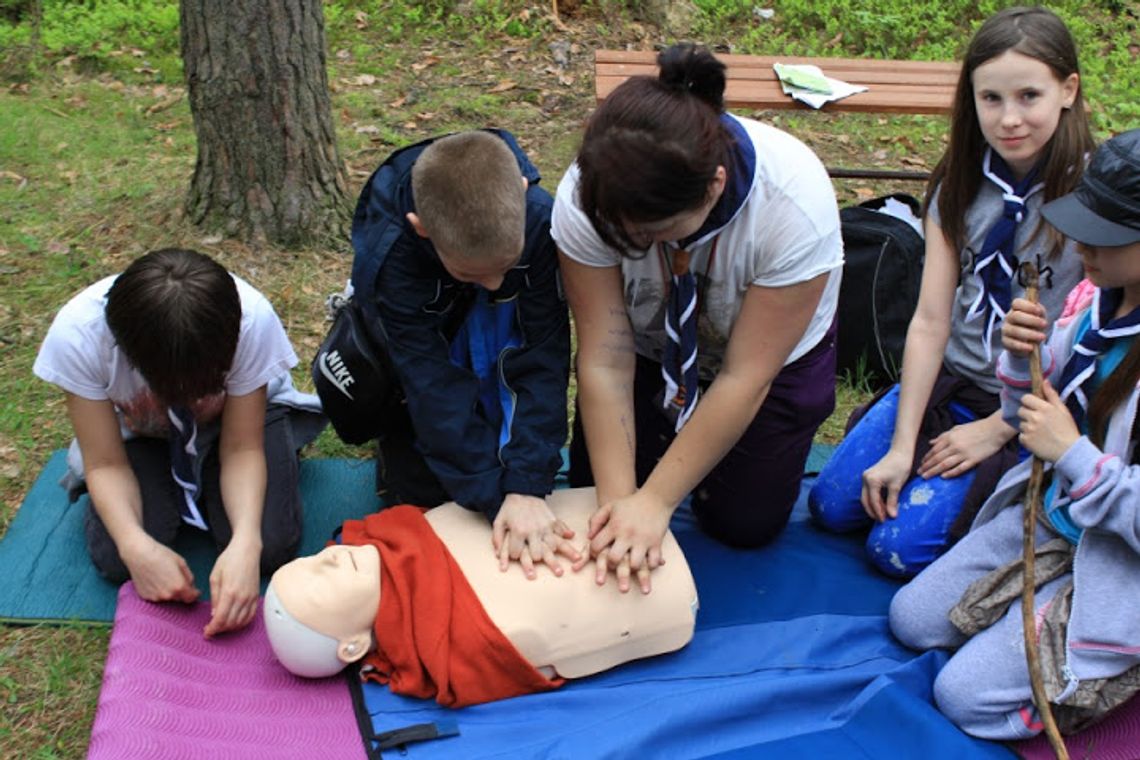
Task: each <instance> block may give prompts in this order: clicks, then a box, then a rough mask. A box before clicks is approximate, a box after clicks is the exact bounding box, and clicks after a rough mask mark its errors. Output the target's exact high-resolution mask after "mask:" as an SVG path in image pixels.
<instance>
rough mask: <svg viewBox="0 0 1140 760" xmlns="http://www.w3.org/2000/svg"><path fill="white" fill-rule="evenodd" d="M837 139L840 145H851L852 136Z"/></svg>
mask: <svg viewBox="0 0 1140 760" xmlns="http://www.w3.org/2000/svg"><path fill="white" fill-rule="evenodd" d="M835 139H836V140H837V141H838V142H839V144H840V145H849V144H850V143H851V135H838V136H837V137H836V138H835Z"/></svg>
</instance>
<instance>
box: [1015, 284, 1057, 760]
mask: <svg viewBox="0 0 1140 760" xmlns="http://www.w3.org/2000/svg"><path fill="white" fill-rule="evenodd" d="M1021 276H1022V277H1023V278H1024V283H1025V297H1026V298H1027V299H1028V300H1029V301H1030V302H1031V303H1037V266H1036V265H1034V264H1033V263H1032V262H1025V263H1024V264H1022V265H1021ZM1029 380H1030V385H1031V389H1032V391H1033V395H1034V396H1037V397H1038V398H1043V397H1044V392H1043V391H1042V386H1043V385H1044V381H1043V380H1042V378H1041V346H1040V345H1037V346H1034V347H1033V351H1031V352H1030V354H1029ZM1044 478H1045V463H1044V462H1042V461H1041V458H1040V457H1038V456H1034V457H1033V469H1032V470H1031V471H1030V474H1029V485H1028V486H1027V487H1026V489H1025V505H1024V509H1023V512H1022V528H1023V530H1024V534H1023V536H1022V544H1021V549H1022V554H1023V557H1024V565H1025V567H1024V570H1025V575H1024V576H1023V584H1024V585H1023V587H1022V592H1021V626H1022V631H1023V633H1024V635H1025V660H1026V664H1027V665H1028V666H1029V685H1030V686H1031V687H1032V688H1033V702H1034V703H1035V704H1036V705H1037V712H1038V714H1039V715H1040V716H1041V722H1042V723H1043V724H1044V725H1045V736H1046V737H1048V739H1049V745H1050V746H1051V747H1052V748H1053V753H1054V754H1055V755H1056V756H1057V759H1058V760H1069V750H1068V749H1067V748H1066V747H1065V741H1064V739H1062V738H1061V732H1060V731H1059V730H1058V729H1057V721H1056V720H1055V719H1054V718H1053V710H1052V708H1050V707H1049V698H1048V697H1047V696H1046V695H1045V679H1044V677H1043V676H1042V674H1041V652H1040V650H1039V649H1038V645H1037V617H1036V615H1035V614H1034V612H1035V610H1034V606H1035V605H1034V594H1035V590H1036V589H1035V587H1036V583H1035V582H1034V578H1033V576H1034V564H1035V562H1036V554H1037V547H1036V545H1035V544H1036V541H1035V533H1036V530H1037V515H1038V514H1039V513H1040V511H1041V485H1042V481H1043V480H1044Z"/></svg>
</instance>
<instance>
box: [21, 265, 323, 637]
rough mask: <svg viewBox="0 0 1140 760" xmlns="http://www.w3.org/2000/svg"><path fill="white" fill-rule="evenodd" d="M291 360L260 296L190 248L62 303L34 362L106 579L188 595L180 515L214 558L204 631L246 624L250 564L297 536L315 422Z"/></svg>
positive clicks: (289, 548) (260, 565) (277, 557)
mask: <svg viewBox="0 0 1140 760" xmlns="http://www.w3.org/2000/svg"><path fill="white" fill-rule="evenodd" d="M296 364H297V356H296V354H294V353H293V348H292V347H291V346H290V345H289V339H288V338H287V337H286V335H285V329H284V327H282V325H281V321H280V320H279V319H278V318H277V315H276V313H274V311H273V307H272V306H271V305H270V304H269V302H268V301H267V300H266V299H265V297H264V296H262V295H261V294H260V293H259V292H257V291H256V290H255V289H254V288H253V287H251V286H250V285H248V284H247V283H245V282H244V281H242V280H240V279H238V278H237V277H234V276H233V275H231V274H230V273H229V272H227V271H226V269H225V268H224V267H222V266H221V265H220V264H218V263H217V262H215V261H214V260H213V259H211V258H209V257H208V256H205V255H204V254H201V253H198V252H196V251H188V250H182V249H163V250H158V251H152V252H150V253H148V254H146V255H145V256H142V257H141V258H139V259H137V260H135V261H134V262H133V263H132V264H131V265H130V266H129V267H127V269H126V270H125V271H124V272H123V273H122V274H120V275H118V276H114V277H108V278H106V279H103V280H101V281H99V282H97V283H95V284H94V285H91V286H89V287H87V288H86V289H84V290H83V291H81V292H80V293H79V294H78V295H76V296H75V297H74V298H72V299H71V300H70V301H69V302H68V303H67V304H65V305H64V307H63V308H62V309H60V311H59V313H58V314H57V315H56V317H55V320H54V321H53V322H52V325H51V328H50V329H49V330H48V334H47V336H46V337H45V338H44V343H43V346H42V347H41V348H40V352H39V355H38V356H37V357H36V363H35V366H34V367H33V371H34V372H35V374H36V375H37V376H38V377H40V378H42V379H44V380H46V381H48V382H50V383H53V384H55V385H57V386H59V387H60V388H61V389H62V390H63V391H64V392H65V393H66V394H67V411H68V415H69V416H70V418H71V423H72V426H73V427H74V429H75V440H74V441H73V442H72V446H71V451H70V452H69V455H68V475H67V477H65V479H64V485H65V486H66V487H68V489H69V491H70V493H71V496H72V498H73V500H74V499H75V498H78V495H79V494H80V493H82V492H83V490H86V491H87V492H88V493H89V494H90V497H91V506H90V509H89V510H88V514H87V519H86V526H85V531H86V538H87V546H88V550H89V552H90V554H91V559H92V561H93V562H94V563H95V566H96V568H97V569H98V570H99V571H100V573H102V574H103V575H104V576H106V577H107V578H108V579H110V580H112V581H124V580H126V579H127V578H128V577H129V578H130V579H131V580H133V581H134V584H135V590H136V591H137V592H138V594H139V596H141V597H142V598H144V599H147V600H150V601H181V602H187V603H188V602H192V601H194V600H195V599H197V597H198V589H197V588H196V587H195V585H194V578H193V575H192V573H191V571H190V568H189V566H188V565H187V564H186V561H185V560H184V559H183V558H182V557H181V556H180V555H179V554H178V553H177V552H175V551H174V550H173V549H171V548H170V546H169V544H170V543H172V542H173V541H174V538H175V535H176V534H177V532H178V530H179V527H180V526H181V525H182V524H183V523H186V524H189V525H192V526H194V527H197V528H199V529H202V530H205V531H208V532H209V533H210V535H211V536H212V537H213V539H214V541H215V542H216V543H217V545H218V548H219V551H220V554H219V555H218V559H217V560H216V562H215V563H214V567H213V570H212V572H211V573H210V592H211V593H210V596H211V603H212V605H213V610H212V612H213V614H212V616H211V619H210V621H209V623H208V624H207V625H206V628H205V630H204V633H205V634H206V635H207V636H210V635H213V634H215V633H221V632H223V631H226V630H232V629H235V628H240V627H242V626H244V625H246V624H247V623H249V621H250V620H252V619H253V615H254V613H255V612H256V611H257V599H258V589H259V580H260V573H261V572H272V571H273V570H275V569H276V568H277V567H278V566H279V565H281V564H282V563H284V562H285V561H287V560H289V559H291V558H292V557H293V555H294V554H295V553H296V551H297V547H298V544H299V543H300V538H301V503H300V494H299V492H298V488H297V476H298V462H297V451H298V449H299V448H300V447H301V446H302V445H304V444H305V443H306V442H308V441H309V440H312V438H313V437H314V436H315V435H316V433H318V432H319V431H320V428H321V427H322V426H323V425H324V418H323V417H322V416H321V415H320V414H319V412H320V404H319V401H317V399H316V397H315V396H311V395H305V394H300V393H298V392H297V391H296V390H294V389H293V387H292V383H291V382H290V379H289V369H290V368H291V367H293V366H294V365H296Z"/></svg>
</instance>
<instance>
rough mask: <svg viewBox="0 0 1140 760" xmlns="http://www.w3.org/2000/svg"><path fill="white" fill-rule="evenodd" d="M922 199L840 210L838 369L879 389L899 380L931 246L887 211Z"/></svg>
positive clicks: (914, 206) (912, 207)
mask: <svg viewBox="0 0 1140 760" xmlns="http://www.w3.org/2000/svg"><path fill="white" fill-rule="evenodd" d="M888 203H889V205H890V206H891V207H894V208H896V209H898V208H900V205H901V204H905V207H909V211H904V213H906V214H908V215H909V212H910V211H913V215H914V216H915V217H917V215H918V213H919V208H920V205H919V202H918V201H917V200H916V199H915V198H913V197H911V196H909V195H906V194H903V193H898V194H895V195H890V196H886V197H883V198H876V199H874V200H870V201H867V202H866V203H862V204H860V205H858V206H851V207H848V208H845V209H842V210H841V211H840V212H839V218H840V225H841V227H842V231H843V257H844V264H843V284H842V286H841V287H840V290H839V314H838V323H839V324H838V328H839V332H838V337H837V343H836V349H837V357H836V371H837V372H838V374H839V375H840V376H841V377H842V376H843V375H844V374H846V375H847V376H848V377H849V379H850V380H851V381H859V380H863V381H866V382H868V383H869V384H870V386H871V387H872V388H873V389H877V388H881V387H884V386H886V385H889V384H891V383H894V382H896V381H897V380H898V376H899V371H900V370H901V369H902V355H903V346H904V345H905V344H906V331H907V327H908V326H909V325H910V318H911V317H912V316H913V315H914V309H915V306H917V305H918V291H919V287H920V285H921V283H922V261H923V255H924V253H925V244H924V242H923V239H922V236H921V235H920V234H919V233H918V231H917V230H916V229H915V228H914V227H912V226H911V225H910V224H908V223H907V222H906V221H903V219H901V218H898V217H897V216H892V215H891V214H889V213H884V211H883V210H882V209H884V208H887V207H888Z"/></svg>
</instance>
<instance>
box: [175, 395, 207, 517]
mask: <svg viewBox="0 0 1140 760" xmlns="http://www.w3.org/2000/svg"><path fill="white" fill-rule="evenodd" d="M166 414H167V416H168V417H169V418H170V472H171V474H172V475H173V476H174V482H176V483H177V484H178V485H179V486H180V487H181V488H182V503H181V505H180V506H179V510H178V511H179V514H180V515H181V517H182V522H184V523H187V524H189V525H193V526H194V527H195V528H200V529H201V530H208V528H207V526H206V518H205V517H204V516H203V515H202V512H201V510H199V509H198V493H199V490H200V489H199V487H198V462H197V459H198V425H197V423H196V422H195V421H194V413H193V412H191V411H190V409H189V408H188V407H185V406H171V407H169V408H168V409H167V411H166Z"/></svg>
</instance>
